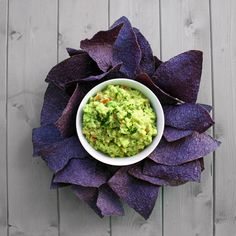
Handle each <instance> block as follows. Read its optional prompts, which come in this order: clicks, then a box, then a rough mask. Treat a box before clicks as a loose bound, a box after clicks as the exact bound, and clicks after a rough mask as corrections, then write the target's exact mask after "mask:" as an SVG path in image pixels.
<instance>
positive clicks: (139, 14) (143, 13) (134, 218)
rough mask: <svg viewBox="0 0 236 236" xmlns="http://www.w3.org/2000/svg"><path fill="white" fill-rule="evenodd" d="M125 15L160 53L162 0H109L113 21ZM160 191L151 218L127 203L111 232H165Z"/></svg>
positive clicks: (126, 233)
mask: <svg viewBox="0 0 236 236" xmlns="http://www.w3.org/2000/svg"><path fill="white" fill-rule="evenodd" d="M122 15H125V16H126V17H128V18H129V19H130V21H131V23H132V24H133V26H135V27H137V28H139V29H140V30H141V32H142V33H143V34H144V35H145V37H146V38H147V39H148V40H149V42H150V44H151V46H152V49H153V52H154V54H155V55H157V56H160V29H159V2H158V1H156V0H149V1H145V3H144V1H143V0H128V1H127V0H120V1H115V0H111V1H110V23H111V24H112V23H113V22H114V21H115V20H117V19H118V18H119V17H121V16H122ZM161 195H162V193H161V192H160V196H159V199H158V200H157V203H156V207H155V208H154V210H153V213H152V215H151V217H150V219H149V220H147V221H145V220H144V219H143V218H142V217H141V216H139V215H138V214H137V213H136V212H135V211H134V210H132V209H130V208H129V207H127V206H126V207H125V211H126V213H125V214H126V215H125V216H124V217H112V225H111V228H112V235H113V236H119V235H135V236H139V235H140V236H141V235H142V236H146V235H155V236H159V235H162V207H161V204H162V201H161Z"/></svg>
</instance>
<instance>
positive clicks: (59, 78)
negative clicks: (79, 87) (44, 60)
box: [46, 53, 101, 89]
mask: <svg viewBox="0 0 236 236" xmlns="http://www.w3.org/2000/svg"><path fill="white" fill-rule="evenodd" d="M98 74H101V71H100V70H99V68H98V66H97V64H96V62H95V61H93V60H92V58H91V57H90V56H89V55H88V54H87V53H81V54H78V55H74V56H72V57H70V58H68V59H66V60H64V61H62V62H60V63H59V64H57V65H56V66H54V67H53V68H52V69H51V70H50V71H49V73H48V75H47V78H46V82H49V83H50V82H53V83H54V84H55V85H57V86H58V87H60V88H62V89H65V87H66V86H67V85H68V84H70V83H73V82H78V81H79V80H80V79H82V78H86V77H88V76H91V75H98Z"/></svg>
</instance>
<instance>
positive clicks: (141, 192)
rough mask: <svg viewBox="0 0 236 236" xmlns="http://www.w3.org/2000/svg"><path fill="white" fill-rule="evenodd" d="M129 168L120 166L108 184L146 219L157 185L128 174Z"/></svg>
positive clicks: (150, 209)
mask: <svg viewBox="0 0 236 236" xmlns="http://www.w3.org/2000/svg"><path fill="white" fill-rule="evenodd" d="M129 168H130V167H121V168H120V169H119V170H118V171H117V172H116V173H115V174H114V175H113V176H112V178H111V179H110V180H109V181H108V185H109V186H110V187H111V188H112V190H113V191H114V192H115V193H116V194H117V195H118V196H119V197H120V198H121V199H122V200H123V201H125V202H126V203H127V204H128V205H129V206H130V207H132V208H133V209H134V210H135V211H137V212H138V213H139V214H140V215H142V216H143V217H144V218H145V219H148V218H149V216H150V214H151V212H152V210H153V208H154V206H155V202H156V199H157V196H158V192H159V187H158V186H155V185H153V184H150V183H147V182H144V181H142V180H138V179H136V178H134V177H133V176H131V175H129V174H128V170H129Z"/></svg>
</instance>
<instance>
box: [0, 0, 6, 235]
mask: <svg viewBox="0 0 236 236" xmlns="http://www.w3.org/2000/svg"><path fill="white" fill-rule="evenodd" d="M6 76H7V1H6V0H0V137H1V138H0V140H1V141H0V150H1V154H0V235H3V236H5V235H6V234H7V168H6V167H7V162H6V161H7V150H6V141H7V128H6V125H7V117H6V107H7V104H6V101H7V99H6V98H7V94H6V93H7V91H6V83H7V80H6Z"/></svg>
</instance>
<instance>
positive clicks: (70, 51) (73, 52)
mask: <svg viewBox="0 0 236 236" xmlns="http://www.w3.org/2000/svg"><path fill="white" fill-rule="evenodd" d="M66 51H67V53H68V54H69V56H70V57H72V56H74V55H78V54H82V53H85V51H84V50H80V49H74V48H66Z"/></svg>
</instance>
